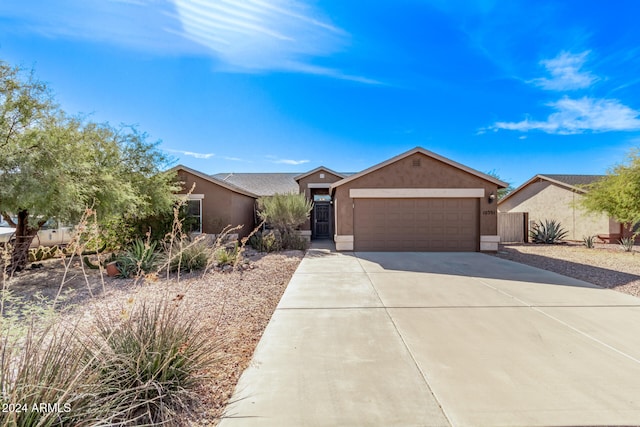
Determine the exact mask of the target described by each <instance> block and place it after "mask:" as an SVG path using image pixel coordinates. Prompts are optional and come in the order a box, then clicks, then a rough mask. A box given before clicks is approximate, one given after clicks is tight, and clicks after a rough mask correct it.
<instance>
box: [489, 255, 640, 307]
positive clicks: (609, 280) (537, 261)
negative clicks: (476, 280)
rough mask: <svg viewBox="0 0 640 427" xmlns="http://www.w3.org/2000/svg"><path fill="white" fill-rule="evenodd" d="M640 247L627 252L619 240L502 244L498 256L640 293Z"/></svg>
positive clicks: (597, 283)
mask: <svg viewBox="0 0 640 427" xmlns="http://www.w3.org/2000/svg"><path fill="white" fill-rule="evenodd" d="M638 251H640V247H639V248H636V249H634V252H624V251H623V250H622V249H621V248H620V246H618V245H616V244H609V245H604V244H597V245H596V247H595V248H592V249H589V248H587V247H585V246H584V245H582V244H577V243H569V244H561V245H536V244H509V245H500V250H499V251H498V253H497V254H496V256H497V257H499V258H503V259H508V260H511V261H516V262H520V263H522V264H527V265H531V266H534V267H539V268H543V269H545V270H549V271H553V272H556V273H560V274H564V275H566V276H570V277H575V278H576V279H581V280H584V281H585V282H589V283H593V284H596V285H599V286H602V287H605V288H611V289H615V290H616V291H619V292H624V293H627V294H629V295H633V296H640V253H639V252H638Z"/></svg>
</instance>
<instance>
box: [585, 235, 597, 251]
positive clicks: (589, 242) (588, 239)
mask: <svg viewBox="0 0 640 427" xmlns="http://www.w3.org/2000/svg"><path fill="white" fill-rule="evenodd" d="M582 244H583V245H585V246H586V247H587V248H589V249H593V248H594V247H595V245H596V236H585V237H583V238H582Z"/></svg>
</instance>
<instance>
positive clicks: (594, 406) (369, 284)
mask: <svg viewBox="0 0 640 427" xmlns="http://www.w3.org/2000/svg"><path fill="white" fill-rule="evenodd" d="M638 325H640V299H637V298H634V297H631V296H628V295H624V294H621V293H618V292H615V291H611V290H604V289H600V288H598V287H596V286H594V285H590V284H587V283H585V282H581V281H579V280H575V279H571V278H568V277H565V276H560V275H557V274H554V273H550V272H547V271H544V270H539V269H536V268H532V267H528V266H524V265H521V264H517V263H513V262H509V261H505V260H501V259H498V258H495V257H492V256H489V255H483V254H479V253H446V254H445V253H335V252H333V251H331V249H330V248H329V247H326V248H318V247H316V248H313V249H311V250H310V251H309V252H308V254H307V256H306V257H305V258H304V259H303V260H302V262H301V264H300V266H299V267H298V269H297V271H296V273H295V274H294V276H293V278H292V279H291V282H290V283H289V286H288V288H287V290H286V292H285V294H284V296H283V297H282V300H281V301H280V304H279V305H278V308H277V309H276V312H275V313H274V315H273V317H272V319H271V322H270V323H269V325H268V327H267V329H266V330H265V333H264V335H263V337H262V339H261V341H260V343H259V344H258V347H257V349H256V352H255V354H254V358H253V361H252V363H251V366H250V367H249V368H248V369H247V370H246V371H245V372H244V374H243V375H242V377H241V379H240V382H239V384H238V386H237V389H236V392H235V395H234V398H233V400H234V403H233V404H231V405H230V407H229V408H228V411H227V417H226V418H225V419H223V420H222V422H221V424H220V425H221V426H222V427H237V426H251V427H253V426H269V427H272V426H273V427H301V426H327V427H328V426H332V427H333V426H376V427H377V426H549V425H553V426H561V425H640V381H639V380H638V379H639V378H640V334H639V327H638Z"/></svg>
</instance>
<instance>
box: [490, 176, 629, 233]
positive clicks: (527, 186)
mask: <svg viewBox="0 0 640 427" xmlns="http://www.w3.org/2000/svg"><path fill="white" fill-rule="evenodd" d="M602 177H603V175H551V174H544V175H542V174H538V175H536V176H534V177H533V178H531V179H530V180H528V181H527V182H525V183H524V184H522V185H521V186H520V187H518V188H516V189H515V190H513V191H512V192H511V193H509V194H507V195H506V196H505V197H503V198H502V199H501V200H500V201H499V202H498V211H499V212H526V213H528V215H529V224H530V225H529V228H531V224H533V222H534V221H535V222H538V223H539V222H540V221H544V220H546V219H549V220H556V221H558V222H560V224H561V226H562V228H564V229H565V230H566V231H567V232H568V233H567V236H566V239H567V240H575V241H580V240H582V238H583V237H586V236H597V235H599V236H602V237H605V236H611V237H612V238H613V239H616V238H618V237H619V236H620V235H622V233H623V229H622V225H621V224H620V223H618V222H616V221H614V220H613V219H611V218H609V217H608V216H607V215H606V214H594V213H590V212H587V211H585V210H584V209H583V208H581V207H580V199H581V198H582V197H583V195H584V194H585V193H586V192H587V190H586V189H585V187H584V186H586V185H589V184H591V183H593V182H595V181H596V180H598V179H601V178H602Z"/></svg>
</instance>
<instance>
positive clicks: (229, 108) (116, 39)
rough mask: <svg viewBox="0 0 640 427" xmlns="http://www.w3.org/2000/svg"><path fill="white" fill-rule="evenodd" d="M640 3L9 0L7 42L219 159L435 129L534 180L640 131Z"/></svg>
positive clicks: (458, 150) (74, 92)
mask: <svg viewBox="0 0 640 427" xmlns="http://www.w3.org/2000/svg"><path fill="white" fill-rule="evenodd" d="M638 16H640V2H637V1H634V0H619V1H614V2H609V3H606V4H605V3H604V2H596V1H589V0H586V1H585V0H581V1H558V0H553V1H543V0H536V1H531V0H527V1H519V0H508V1H497V0H496V1H489V0H478V1H474V0H469V1H467V0H464V1H463V0H420V1H419V0H415V1H411V0H396V1H377V2H364V1H336V0H321V1H312V0H242V1H241V0H101V1H85V0H57V1H55V2H52V1H50V0H2V1H1V2H0V59H2V60H4V61H7V62H9V63H11V64H12V65H21V66H23V67H26V68H33V69H34V70H35V72H36V74H37V76H38V77H39V78H40V79H41V80H44V81H46V82H47V83H48V84H49V85H50V87H51V88H52V89H53V91H54V94H55V96H56V99H57V101H58V102H59V103H60V104H61V106H62V108H63V109H64V110H66V111H67V112H68V113H72V114H78V113H83V114H90V118H91V120H94V121H99V122H103V121H108V122H110V123H111V124H113V125H118V124H120V123H124V124H135V125H137V126H138V127H139V129H140V130H143V131H146V132H148V133H149V135H150V138H151V139H152V140H161V141H162V143H161V145H160V147H161V148H162V149H163V150H165V151H166V152H167V153H168V154H170V155H172V156H174V157H175V158H176V161H177V162H178V163H182V164H185V165H187V166H190V167H192V168H195V169H198V170H201V171H203V172H205V173H217V172H231V171H233V172H271V171H282V172H304V171H307V170H311V169H313V168H315V167H317V166H319V165H324V166H327V167H329V168H331V169H334V170H337V171H344V172H351V171H359V170H362V169H365V168H367V167H369V166H372V165H373V164H376V163H378V162H380V161H383V160H386V159H387V158H389V157H391V156H394V155H396V154H399V153H401V152H404V151H406V150H409V149H411V148H413V147H415V146H422V147H424V148H426V149H428V150H431V151H434V152H436V153H438V154H441V155H443V156H446V157H449V158H451V159H452V160H455V161H458V162H460V163H463V164H466V165H468V166H470V167H473V168H476V169H478V170H480V171H484V172H487V171H491V170H494V171H496V172H497V173H498V174H499V175H500V176H501V178H502V179H503V180H506V181H508V182H511V183H512V184H515V185H519V184H521V183H523V182H524V181H526V180H527V179H529V178H530V177H531V176H533V175H534V174H536V173H571V174H579V173H583V174H599V173H604V172H605V171H606V170H607V168H608V167H611V166H613V165H614V164H615V163H619V162H621V161H623V160H624V157H625V155H626V153H628V151H629V150H630V149H631V148H633V147H637V146H640V96H639V95H640V25H638V22H637V17H638Z"/></svg>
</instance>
